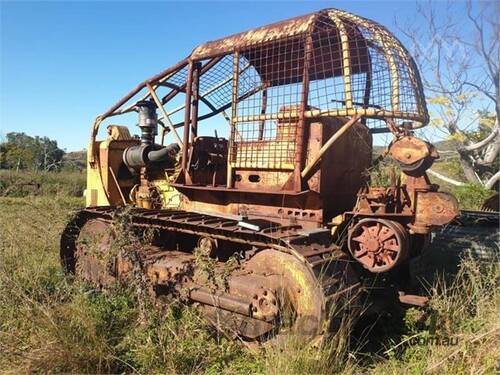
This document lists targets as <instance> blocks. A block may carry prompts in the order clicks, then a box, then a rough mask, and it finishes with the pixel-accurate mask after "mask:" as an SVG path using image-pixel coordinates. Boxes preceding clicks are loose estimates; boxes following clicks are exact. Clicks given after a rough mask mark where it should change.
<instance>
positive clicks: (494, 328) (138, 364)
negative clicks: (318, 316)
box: [0, 192, 500, 374]
mask: <svg viewBox="0 0 500 375" xmlns="http://www.w3.org/2000/svg"><path fill="white" fill-rule="evenodd" d="M81 205H83V199H82V198H75V197H71V196H68V194H63V193H61V192H59V193H57V192H56V193H50V195H39V196H26V197H23V198H20V197H3V198H0V373H11V374H17V373H25V372H42V373H62V372H68V373H182V374H184V373H213V374H215V373H220V372H225V373H242V374H244V373H269V374H284V373H314V374H319V373H321V374H323V373H324V374H329V373H368V372H370V373H380V374H385V373H394V374H400V373H425V372H429V373H447V374H456V373H470V372H474V373H494V372H495V366H498V363H499V361H500V356H499V353H500V352H499V349H498V348H500V341H499V337H500V335H499V326H500V323H499V318H498V317H499V312H500V298H499V289H498V286H499V283H500V268H499V267H498V266H499V261H498V259H497V260H495V261H491V262H489V263H487V264H485V263H482V262H480V261H478V260H476V259H474V258H471V257H467V258H465V259H464V260H463V261H462V263H461V266H460V268H459V271H458V274H457V275H456V276H455V277H454V278H453V279H452V281H448V280H449V278H448V279H446V280H445V279H444V278H438V279H437V280H438V281H436V282H435V283H434V284H433V285H431V286H430V287H429V288H430V292H431V293H432V298H431V302H430V305H429V307H428V308H426V309H410V310H408V311H406V314H405V317H404V320H401V319H399V318H398V317H396V316H395V315H393V316H392V317H387V318H384V319H379V320H378V322H377V323H376V324H375V326H378V328H377V327H370V326H369V328H368V329H365V330H363V331H362V332H364V333H363V334H361V335H359V334H357V335H353V336H352V337H350V336H349V335H348V333H349V331H350V329H351V328H352V326H351V322H349V321H345V322H344V324H341V327H342V329H341V330H340V331H339V332H338V333H337V334H335V335H333V336H332V337H329V338H328V339H325V340H323V341H322V342H316V343H311V344H306V343H304V340H303V338H301V337H300V336H293V335H290V336H289V337H288V338H287V339H285V340H283V341H281V342H280V344H279V345H270V344H269V345H264V346H260V347H251V348H249V347H247V346H245V345H242V344H241V343H238V342H232V341H229V340H227V339H225V338H224V336H222V335H220V334H218V333H217V332H216V331H215V330H214V329H213V328H212V327H210V326H209V325H207V323H206V322H205V321H204V320H203V319H202V318H201V317H200V315H199V314H198V312H197V311H196V310H195V309H194V308H192V307H189V306H185V305H183V304H182V303H180V302H179V301H170V302H168V303H167V304H164V305H163V306H162V307H161V308H156V307H155V306H152V305H151V304H149V305H148V306H147V309H148V313H147V315H146V317H147V318H146V319H141V317H140V316H139V309H138V306H139V301H138V296H137V293H136V291H135V289H134V288H133V287H132V285H130V286H129V287H127V286H119V287H116V288H114V289H113V288H112V289H111V290H109V291H107V292H96V291H95V290H93V289H92V288H91V287H89V286H88V285H86V284H84V283H82V282H79V281H78V280H73V279H72V278H70V277H67V276H65V275H64V274H63V273H62V270H61V267H60V265H59V254H58V247H59V236H60V233H61V231H62V229H63V228H64V225H65V223H66V221H67V220H68V217H69V216H70V212H71V210H72V209H75V208H77V207H79V206H81ZM348 318H349V317H347V318H346V319H347V320H348ZM360 320H361V321H363V320H364V317H361V319H360ZM380 326H382V328H383V329H380ZM396 327H397V329H396ZM367 332H368V333H367ZM381 332H383V333H381ZM436 337H439V338H453V339H457V340H458V344H457V345H453V346H446V345H439V344H437V343H435V342H431V341H428V342H426V343H425V344H421V343H419V342H414V339H415V338H419V339H420V338H436ZM372 344H376V345H372ZM381 348H382V349H381Z"/></svg>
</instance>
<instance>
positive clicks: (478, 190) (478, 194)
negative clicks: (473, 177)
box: [451, 184, 493, 210]
mask: <svg viewBox="0 0 500 375" xmlns="http://www.w3.org/2000/svg"><path fill="white" fill-rule="evenodd" d="M451 192H452V193H453V195H454V196H455V197H456V198H457V200H458V203H459V204H460V207H461V208H465V209H471V210H478V209H480V208H481V206H482V204H483V202H484V201H485V200H486V199H488V198H489V197H491V196H492V194H493V192H492V191H491V190H488V189H485V188H484V187H483V186H481V185H479V184H466V185H464V186H456V187H454V188H453V189H452V191H451Z"/></svg>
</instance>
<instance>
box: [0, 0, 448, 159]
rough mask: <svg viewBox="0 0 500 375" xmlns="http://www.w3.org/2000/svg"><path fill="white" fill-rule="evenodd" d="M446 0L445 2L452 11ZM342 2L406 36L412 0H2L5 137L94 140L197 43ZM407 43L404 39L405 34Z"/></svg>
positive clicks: (0, 97)
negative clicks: (94, 130)
mask: <svg viewBox="0 0 500 375" xmlns="http://www.w3.org/2000/svg"><path fill="white" fill-rule="evenodd" d="M447 6H448V5H447V3H444V2H442V3H438V4H437V10H438V14H439V13H440V12H445V11H446V9H447ZM328 7H334V8H339V9H343V10H346V11H349V12H352V13H355V14H358V15H360V16H363V17H366V18H370V19H372V20H375V21H377V22H379V23H381V24H383V25H385V26H386V27H388V28H389V29H390V30H391V31H393V32H395V34H396V35H397V36H398V37H399V38H400V39H404V38H403V36H402V35H399V34H398V32H397V28H396V27H395V19H396V18H397V19H398V22H400V23H405V22H410V23H412V22H415V21H418V20H416V19H415V17H416V11H415V9H416V5H415V2H414V1H413V0H412V1H392V2H390V1H389V2H388V1H383V2H381V1H304V2H299V1H296V2H295V1H293V2H291V1H287V2H284V1H282V2H264V1H261V2H236V1H233V2H228V1H226V2H213V1H204V2H191V1H184V2H115V1H112V2H89V1H86V2H70V1H66V2H22V1H13V2H5V1H2V0H0V17H1V18H0V21H1V22H0V33H1V35H0V44H1V57H0V64H1V67H0V72H1V75H0V138H3V137H4V136H5V134H6V133H8V132H13V131H16V132H25V133H27V134H28V135H32V136H34V135H39V136H48V137H49V138H51V139H56V140H57V141H58V144H59V147H61V148H63V149H66V150H67V151H75V150H81V149H83V148H86V147H87V143H88V140H89V135H90V128H91V125H92V123H93V121H94V118H95V117H96V116H97V115H99V114H101V113H103V112H104V111H106V110H107V109H108V108H109V107H111V106H112V105H113V104H114V103H116V102H117V101H118V100H119V99H120V98H121V97H123V96H124V95H125V94H126V93H128V92H129V91H130V90H131V89H133V88H134V87H136V86H137V84H138V83H140V82H142V81H144V80H145V79H146V78H149V77H151V76H153V75H155V74H156V73H158V72H160V71H162V70H164V69H165V68H168V67H169V66H171V65H173V64H175V63H176V62H177V61H179V60H181V59H183V58H184V57H186V56H187V55H189V53H190V52H191V51H192V49H193V48H194V47H196V46H197V45H199V44H201V43H203V42H206V41H208V40H213V39H218V38H221V37H224V36H227V35H230V34H233V33H237V32H241V31H245V30H247V29H250V28H253V27H257V26H262V25H265V24H268V23H272V22H275V21H279V20H282V19H286V18H290V17H294V16H298V15H302V14H306V13H309V12H313V11H316V10H319V9H323V8H328ZM403 43H404V40H403Z"/></svg>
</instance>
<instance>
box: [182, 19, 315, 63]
mask: <svg viewBox="0 0 500 375" xmlns="http://www.w3.org/2000/svg"><path fill="white" fill-rule="evenodd" d="M316 17H318V13H311V14H306V15H304V16H299V17H295V18H291V19H288V20H284V21H280V22H276V23H273V24H270V25H267V26H263V27H258V28H255V29H252V30H249V31H246V32H242V33H239V34H235V35H232V36H229V37H226V38H222V39H218V40H214V41H210V42H207V43H205V44H202V45H200V46H198V47H196V48H195V49H194V50H193V52H192V54H191V58H192V59H194V60H201V59H205V58H208V57H213V56H217V55H221V54H226V53H228V52H232V51H235V50H240V49H243V48H245V47H249V46H252V45H256V44H262V43H266V42H270V41H273V40H277V39H283V38H288V37H293V36H296V35H298V34H301V33H305V32H307V31H308V30H309V28H310V27H311V25H312V23H313V21H314V20H315V18H316Z"/></svg>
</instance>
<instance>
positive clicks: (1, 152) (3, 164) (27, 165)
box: [0, 132, 64, 171]
mask: <svg viewBox="0 0 500 375" xmlns="http://www.w3.org/2000/svg"><path fill="white" fill-rule="evenodd" d="M63 155H64V151H63V150H61V149H60V148H59V147H57V141H54V140H51V139H49V138H48V137H38V136H35V137H31V136H29V135H26V134H24V133H15V132H11V133H7V135H6V141H5V142H2V143H1V144H0V168H2V169H16V170H20V169H30V170H35V171H49V170H56V169H58V168H59V167H60V164H61V161H62V158H63Z"/></svg>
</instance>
